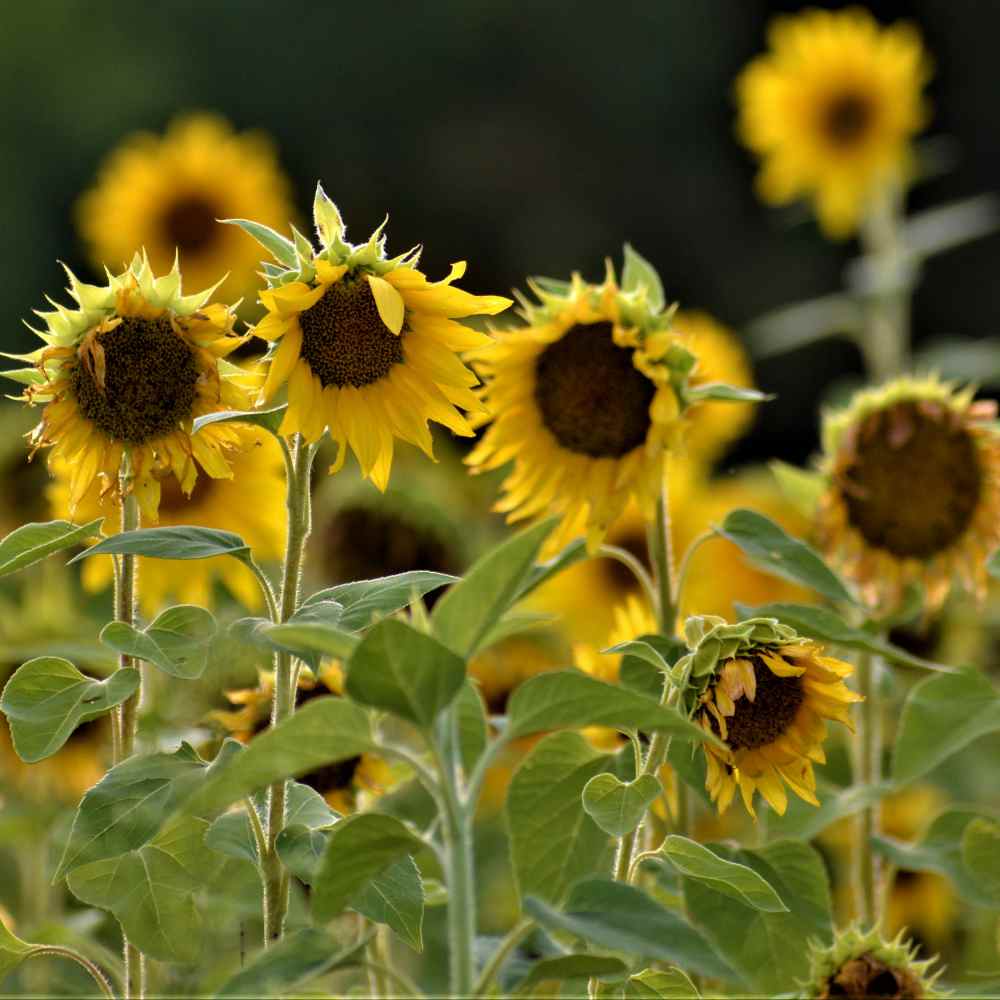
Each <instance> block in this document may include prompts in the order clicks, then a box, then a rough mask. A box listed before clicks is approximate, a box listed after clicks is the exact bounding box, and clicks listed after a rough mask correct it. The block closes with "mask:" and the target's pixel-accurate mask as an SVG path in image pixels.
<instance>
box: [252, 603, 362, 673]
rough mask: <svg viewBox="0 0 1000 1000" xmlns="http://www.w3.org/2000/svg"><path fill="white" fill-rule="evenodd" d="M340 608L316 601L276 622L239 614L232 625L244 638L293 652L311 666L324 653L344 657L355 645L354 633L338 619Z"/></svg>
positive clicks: (338, 605) (324, 654)
mask: <svg viewBox="0 0 1000 1000" xmlns="http://www.w3.org/2000/svg"><path fill="white" fill-rule="evenodd" d="M343 612H344V609H343V606H342V605H340V604H339V603H338V602H337V601H317V602H315V603H313V604H309V605H306V606H304V607H302V608H299V610H298V611H296V612H295V614H294V615H292V616H291V617H290V618H289V619H288V620H287V621H285V622H282V623H281V624H280V625H275V624H273V623H272V622H270V621H268V620H267V619H266V618H242V619H240V620H239V621H237V622H235V623H234V625H233V629H234V631H236V633H237V634H238V635H239V636H240V638H242V639H244V640H245V641H249V642H252V643H254V644H256V645H260V646H263V647H265V648H270V649H279V650H284V651H286V652H289V653H293V654H294V655H296V656H298V657H301V658H302V659H304V660H306V662H308V663H310V664H311V665H312V666H313V667H314V668H315V667H316V666H318V665H319V661H320V660H321V659H322V658H323V657H324V656H335V657H337V658H338V659H346V658H347V657H348V656H350V655H351V653H352V652H353V650H354V648H355V647H356V646H357V644H358V639H357V636H355V635H354V634H352V633H351V632H350V631H348V630H346V629H345V628H343V626H342V625H341V623H340V622H341V618H342V617H343Z"/></svg>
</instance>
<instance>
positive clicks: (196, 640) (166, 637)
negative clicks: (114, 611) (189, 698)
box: [101, 604, 215, 680]
mask: <svg viewBox="0 0 1000 1000" xmlns="http://www.w3.org/2000/svg"><path fill="white" fill-rule="evenodd" d="M214 637H215V619H214V618H213V617H212V615H211V613H210V612H208V611H206V610H205V609H204V608H199V607H197V606H196V605H194V604H179V605H177V606H176V607H173V608H167V610H166V611H163V612H161V613H160V614H159V615H157V616H156V618H155V619H154V620H153V622H152V623H151V624H150V625H147V626H146V628H145V629H143V630H142V631H140V630H139V629H137V628H135V627H134V626H132V625H129V624H127V623H126V622H117V621H116V622H109V623H108V624H107V625H105V626H104V628H103V630H102V631H101V642H103V643H104V644H105V645H106V646H110V647H111V648H112V649H114V650H116V651H117V652H119V653H124V654H125V655H126V656H134V657H136V658H137V659H140V660H145V661H147V662H148V663H152V664H153V665H154V666H157V667H159V668H160V670H162V671H163V672H164V673H167V674H170V675H171V676H173V677H180V678H183V679H185V680H193V679H194V678H197V677H200V676H201V675H202V674H203V673H204V672H205V665H206V664H207V663H208V651H209V647H210V646H211V644H212V639H213V638H214Z"/></svg>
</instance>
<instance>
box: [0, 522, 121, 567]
mask: <svg viewBox="0 0 1000 1000" xmlns="http://www.w3.org/2000/svg"><path fill="white" fill-rule="evenodd" d="M103 521H104V518H103V517H98V518H96V519H95V520H93V521H88V522H87V523H86V524H71V523H70V522H69V521H45V522H42V523H36V524H25V525H22V526H21V527H20V528H17V529H15V530H14V531H12V532H11V533H10V534H9V535H7V536H6V537H5V538H3V539H2V540H0V576H7V574H8V573H14V572H16V571H17V570H19V569H24V568H25V567H26V566H33V565H34V564H35V563H37V562H41V560H42V559H44V558H45V557H46V556H50V555H52V553H53V552H59V551H60V550H62V549H68V548H69V547H70V546H71V545H80V544H82V543H83V542H85V541H86V540H87V539H88V538H92V537H93V536H94V535H97V534H99V533H100V530H101V524H102V523H103Z"/></svg>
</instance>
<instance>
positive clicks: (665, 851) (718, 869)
mask: <svg viewBox="0 0 1000 1000" xmlns="http://www.w3.org/2000/svg"><path fill="white" fill-rule="evenodd" d="M659 853H660V854H662V855H663V856H664V857H665V858H667V859H668V860H669V861H670V863H671V864H672V865H673V866H674V867H675V868H676V869H677V870H678V871H679V872H680V873H681V875H685V876H687V877H688V878H692V879H696V880H697V881H699V882H704V883H705V884H706V885H708V887H709V888H710V889H715V890H716V891H718V892H722V893H724V894H726V895H727V896H732V897H733V899H736V900H738V901H739V902H741V903H745V904H746V905H747V906H752V907H753V908H754V909H755V910H761V911H763V912H764V913H787V912H788V907H787V906H785V904H784V903H783V902H782V901H781V897H780V896H779V895H778V894H777V893H776V892H775V891H774V889H773V888H772V887H771V886H770V885H769V884H768V882H767V880H766V879H764V878H762V877H761V876H760V875H758V874H757V872H755V871H754V870H753V869H752V868H748V867H747V866H746V865H741V864H738V863H736V862H733V861H727V860H726V859H725V858H722V857H719V855H718V854H715V853H714V852H713V851H711V850H709V849H708V848H707V847H705V846H704V845H702V844H699V843H697V842H696V841H694V840H689V839H688V838H687V837H680V836H677V835H671V836H668V837H667V838H666V839H665V840H664V841H663V843H662V845H661V846H660V849H659Z"/></svg>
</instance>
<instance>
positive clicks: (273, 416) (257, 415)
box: [194, 403, 288, 436]
mask: <svg viewBox="0 0 1000 1000" xmlns="http://www.w3.org/2000/svg"><path fill="white" fill-rule="evenodd" d="M287 409H288V404H287V403H282V404H281V406H274V407H272V408H271V409H270V410H219V411H218V412H217V413H205V414H203V415H202V416H200V417H195V418H194V433H195V434H197V433H198V431H200V430H201V429H202V428H203V427H208V426H209V424H253V426H254V427H262V428H263V429H264V430H266V431H270V432H271V433H272V434H274V435H275V436H277V434H278V428H279V427H280V426H281V421H282V419H283V418H284V416H285V410H287Z"/></svg>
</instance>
